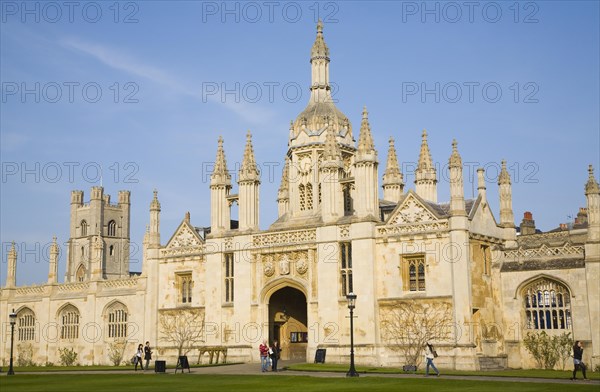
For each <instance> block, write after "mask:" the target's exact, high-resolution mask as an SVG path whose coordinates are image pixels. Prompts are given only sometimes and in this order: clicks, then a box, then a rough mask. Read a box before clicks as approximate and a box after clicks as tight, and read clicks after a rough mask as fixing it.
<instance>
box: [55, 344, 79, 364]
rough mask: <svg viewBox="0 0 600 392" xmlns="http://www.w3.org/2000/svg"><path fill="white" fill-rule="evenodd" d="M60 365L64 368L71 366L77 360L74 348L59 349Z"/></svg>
mask: <svg viewBox="0 0 600 392" xmlns="http://www.w3.org/2000/svg"><path fill="white" fill-rule="evenodd" d="M58 354H59V356H60V363H61V365H63V366H71V365H73V364H74V363H75V361H76V360H77V353H76V352H75V350H73V349H72V348H59V349H58Z"/></svg>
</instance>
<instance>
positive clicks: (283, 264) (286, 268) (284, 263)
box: [279, 253, 290, 275]
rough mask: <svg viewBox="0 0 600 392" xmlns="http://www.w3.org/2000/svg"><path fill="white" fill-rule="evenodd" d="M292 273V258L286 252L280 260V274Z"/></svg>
mask: <svg viewBox="0 0 600 392" xmlns="http://www.w3.org/2000/svg"><path fill="white" fill-rule="evenodd" d="M289 274H290V258H289V256H288V254H287V253H284V254H283V255H282V256H281V259H280V260H279V275H289Z"/></svg>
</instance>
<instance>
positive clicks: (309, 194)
mask: <svg viewBox="0 0 600 392" xmlns="http://www.w3.org/2000/svg"><path fill="white" fill-rule="evenodd" d="M305 192H306V209H307V210H312V209H313V187H312V184H311V183H310V182H309V183H308V184H306V188H305Z"/></svg>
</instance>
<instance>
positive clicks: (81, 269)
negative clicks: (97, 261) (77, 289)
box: [75, 265, 85, 282]
mask: <svg viewBox="0 0 600 392" xmlns="http://www.w3.org/2000/svg"><path fill="white" fill-rule="evenodd" d="M75 279H76V280H77V281H78V282H83V281H84V280H85V267H84V266H83V265H80V266H79V268H77V273H76V274H75Z"/></svg>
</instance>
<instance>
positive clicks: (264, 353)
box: [258, 340, 269, 372]
mask: <svg viewBox="0 0 600 392" xmlns="http://www.w3.org/2000/svg"><path fill="white" fill-rule="evenodd" d="M258 351H259V352H260V369H261V371H262V372H266V371H267V370H268V369H267V366H269V346H267V341H266V340H263V342H262V344H261V345H260V346H258Z"/></svg>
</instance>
